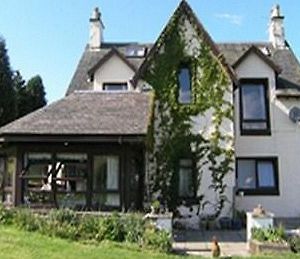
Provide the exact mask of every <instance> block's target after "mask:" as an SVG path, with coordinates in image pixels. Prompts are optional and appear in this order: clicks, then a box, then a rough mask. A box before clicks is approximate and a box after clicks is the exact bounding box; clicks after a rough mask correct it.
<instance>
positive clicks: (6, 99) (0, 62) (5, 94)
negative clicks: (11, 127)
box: [0, 38, 16, 126]
mask: <svg viewBox="0 0 300 259" xmlns="http://www.w3.org/2000/svg"><path fill="white" fill-rule="evenodd" d="M12 75H13V73H12V70H11V67H10V63H9V57H8V54H7V49H6V44H5V41H4V39H2V38H0V93H1V94H0V126H2V125H5V124H7V123H8V122H11V121H12V120H13V119H15V116H16V94H15V91H14V88H13V80H12Z"/></svg>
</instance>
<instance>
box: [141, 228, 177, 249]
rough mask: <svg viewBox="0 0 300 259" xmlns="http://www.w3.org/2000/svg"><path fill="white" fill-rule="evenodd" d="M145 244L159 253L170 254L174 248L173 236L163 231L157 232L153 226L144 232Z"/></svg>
mask: <svg viewBox="0 0 300 259" xmlns="http://www.w3.org/2000/svg"><path fill="white" fill-rule="evenodd" d="M143 239H144V244H145V245H146V246H148V247H152V248H155V249H158V250H159V251H164V252H170V251H171V248H172V243H171V234H170V233H169V232H166V231H163V230H157V229H156V228H155V227H153V226H151V225H150V226H148V227H147V228H146V230H145V232H144V236H143Z"/></svg>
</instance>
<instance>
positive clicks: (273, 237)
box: [251, 226, 286, 243]
mask: <svg viewBox="0 0 300 259" xmlns="http://www.w3.org/2000/svg"><path fill="white" fill-rule="evenodd" d="M251 232H252V239H255V240H257V241H260V242H266V241H267V242H272V243H281V242H284V241H285V240H286V235H285V231H284V228H283V227H282V226H279V227H277V228H271V227H270V228H253V229H252V230H251Z"/></svg>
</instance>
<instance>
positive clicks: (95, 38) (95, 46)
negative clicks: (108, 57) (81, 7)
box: [89, 7, 104, 50]
mask: <svg viewBox="0 0 300 259" xmlns="http://www.w3.org/2000/svg"><path fill="white" fill-rule="evenodd" d="M103 30H104V25H103V23H102V20H101V13H100V12H99V9H98V7H96V8H95V9H94V11H93V13H92V16H91V18H90V41H89V46H90V49H91V50H99V49H100V47H101V42H102V41H103Z"/></svg>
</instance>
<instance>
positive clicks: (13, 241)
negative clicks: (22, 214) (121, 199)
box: [0, 226, 300, 259]
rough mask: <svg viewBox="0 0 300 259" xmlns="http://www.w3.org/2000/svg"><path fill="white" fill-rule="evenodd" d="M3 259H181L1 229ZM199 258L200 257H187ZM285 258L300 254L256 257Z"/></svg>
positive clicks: (113, 245)
mask: <svg viewBox="0 0 300 259" xmlns="http://www.w3.org/2000/svg"><path fill="white" fill-rule="evenodd" d="M0 258H4V259H6V258H7V259H19V258H22V259H29V258H30V259H31V258H33V259H34V258H37V259H40V258H47V259H54V258H57V259H61V258H65V259H70V258H76V259H80V258H89V259H93V258H97V259H99V258H101V259H102V258H103V259H104V258H105V259H106V258H107V259H119V258H122V259H123V258H132V259H138V258H143V259H148V258H149V259H150V258H151V259H152V258H153V259H160V258H162V259H176V258H177V259H179V258H180V257H179V256H175V255H166V254H160V253H156V252H153V251H149V250H146V251H145V250H144V251H141V250H140V249H138V248H137V247H135V246H132V245H131V246H129V245H128V246H126V245H119V244H116V243H112V242H103V243H101V244H100V245H93V244H83V243H79V242H72V241H67V240H63V239H59V238H51V237H47V236H43V235H41V234H38V233H31V232H25V231H20V230H17V229H16V228H14V227H6V226H0ZM185 258H199V257H185ZM254 258H256V259H259V258H263V259H267V258H270V259H271V258H282V259H283V258H285V259H296V258H297V259H300V255H293V254H289V255H285V256H283V257H279V256H277V255H276V256H269V257H253V259H254Z"/></svg>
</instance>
